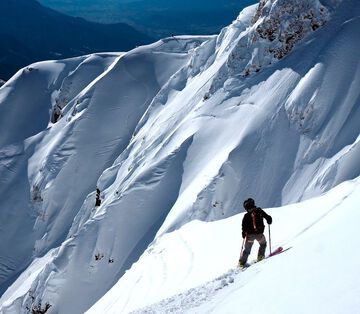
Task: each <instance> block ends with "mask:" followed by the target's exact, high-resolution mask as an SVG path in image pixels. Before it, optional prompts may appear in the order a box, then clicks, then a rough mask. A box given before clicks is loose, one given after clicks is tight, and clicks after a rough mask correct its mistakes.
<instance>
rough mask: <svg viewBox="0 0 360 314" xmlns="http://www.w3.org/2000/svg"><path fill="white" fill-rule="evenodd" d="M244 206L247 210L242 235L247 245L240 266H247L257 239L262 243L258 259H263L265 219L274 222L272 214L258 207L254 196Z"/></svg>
mask: <svg viewBox="0 0 360 314" xmlns="http://www.w3.org/2000/svg"><path fill="white" fill-rule="evenodd" d="M244 208H245V209H246V211H247V213H246V214H245V215H244V218H243V220H242V237H243V238H244V239H245V247H244V250H243V252H242V254H241V257H240V260H239V266H240V267H245V266H246V261H247V259H248V256H249V254H250V252H251V248H252V246H253V244H254V241H255V240H256V241H258V242H259V244H260V248H259V252H258V256H257V258H258V261H261V260H262V259H263V258H264V257H265V250H266V239H265V236H264V229H265V225H264V219H265V220H266V222H267V223H268V224H269V225H270V224H271V223H272V218H271V216H269V215H268V214H267V213H265V212H264V211H263V210H262V209H261V208H259V207H256V206H255V201H254V200H253V199H252V198H249V199H247V200H246V201H245V202H244Z"/></svg>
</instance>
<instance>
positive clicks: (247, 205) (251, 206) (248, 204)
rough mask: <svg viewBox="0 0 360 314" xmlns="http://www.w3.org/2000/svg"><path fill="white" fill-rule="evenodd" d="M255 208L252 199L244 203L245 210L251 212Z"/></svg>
mask: <svg viewBox="0 0 360 314" xmlns="http://www.w3.org/2000/svg"><path fill="white" fill-rule="evenodd" d="M254 207H255V201H254V200H253V199H252V198H248V199H247V200H246V201H244V208H245V209H246V210H250V209H252V208H254Z"/></svg>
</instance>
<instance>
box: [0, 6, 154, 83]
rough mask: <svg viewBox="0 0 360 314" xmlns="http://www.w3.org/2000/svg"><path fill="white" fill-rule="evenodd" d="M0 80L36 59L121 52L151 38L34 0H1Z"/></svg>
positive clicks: (124, 27) (125, 27)
mask: <svg viewBox="0 0 360 314" xmlns="http://www.w3.org/2000/svg"><path fill="white" fill-rule="evenodd" d="M0 12H1V15H0V36H1V39H2V40H1V42H0V78H1V79H8V78H10V77H11V76H12V75H13V74H14V73H15V72H16V71H17V70H18V69H19V68H21V67H23V66H25V65H28V64H30V63H33V62H35V61H39V60H45V59H47V60H48V59H59V58H67V57H73V56H78V55H83V54H88V53H92V52H99V51H124V50H129V49H132V48H134V47H135V46H137V45H141V44H145V43H148V42H150V41H151V39H150V38H149V37H148V36H147V35H144V34H142V33H141V32H139V31H137V30H135V29H134V28H132V27H131V26H129V25H126V24H123V23H118V24H114V25H103V24H98V23H93V22H88V21H85V20H83V19H81V18H74V17H69V16H66V15H64V14H61V13H58V12H56V11H53V10H52V9H48V8H45V7H43V6H41V5H40V4H39V3H38V2H36V1H34V0H17V1H12V0H2V1H0Z"/></svg>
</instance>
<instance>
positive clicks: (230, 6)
mask: <svg viewBox="0 0 360 314" xmlns="http://www.w3.org/2000/svg"><path fill="white" fill-rule="evenodd" d="M40 2H41V3H42V4H44V5H47V6H49V7H51V8H53V9H56V10H59V11H61V12H64V13H66V14H69V15H72V16H81V17H83V18H86V19H88V20H92V21H96V22H101V23H114V22H126V23H128V24H130V25H132V26H134V27H136V28H137V29H139V30H141V31H145V32H147V34H149V35H150V36H155V37H158V38H160V37H167V36H169V35H171V34H215V33H218V32H219V31H220V30H221V28H222V27H224V26H226V25H228V24H229V23H230V22H231V21H232V20H234V19H235V18H236V16H237V14H238V12H239V11H240V10H241V9H243V8H244V7H246V6H248V5H249V4H253V3H255V2H256V1H255V0H240V1H235V0H227V1H221V0H211V1H205V0H200V1H191V0H184V1H180V0H175V1H166V0H153V1H149V0H139V1H134V0H119V1H115V0H104V1H102V0H90V1H84V0H82V1H75V2H74V1H70V0H40Z"/></svg>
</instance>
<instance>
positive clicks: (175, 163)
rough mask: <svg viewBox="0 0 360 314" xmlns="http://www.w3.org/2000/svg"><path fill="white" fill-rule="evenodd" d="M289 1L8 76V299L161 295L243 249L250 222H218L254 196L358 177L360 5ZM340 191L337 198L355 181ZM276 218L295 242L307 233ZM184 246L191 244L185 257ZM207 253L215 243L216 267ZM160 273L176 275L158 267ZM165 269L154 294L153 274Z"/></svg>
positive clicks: (27, 305)
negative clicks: (201, 28) (217, 24)
mask: <svg viewBox="0 0 360 314" xmlns="http://www.w3.org/2000/svg"><path fill="white" fill-rule="evenodd" d="M288 3H289V2H287V1H275V2H274V1H260V4H259V6H256V5H255V6H252V7H249V8H247V9H245V10H244V11H243V12H242V13H241V14H240V15H239V17H238V19H237V20H235V21H234V22H233V23H232V24H231V25H230V26H229V27H227V28H225V29H223V31H222V32H221V33H220V34H219V35H218V36H180V37H176V38H174V37H172V38H167V39H163V40H160V41H159V42H156V43H154V44H152V45H149V46H144V47H139V48H136V49H134V50H132V51H130V52H127V53H123V54H96V55H91V56H84V57H79V58H75V59H69V60H64V61H57V62H54V61H49V62H44V63H38V64H34V65H31V66H29V67H28V68H25V69H23V70H22V71H20V72H19V73H18V74H17V75H16V76H14V77H13V78H12V79H11V80H10V81H8V82H7V83H6V84H5V85H4V86H3V87H1V89H0V113H2V114H0V119H1V121H0V122H1V123H0V130H1V131H0V134H1V136H0V143H1V145H0V178H1V179H0V180H1V183H2V184H1V185H0V195H1V196H2V197H1V198H0V199H1V203H0V208H1V211H0V215H1V219H0V221H1V225H0V230H2V231H3V232H2V233H3V234H4V235H5V241H2V243H0V248H1V250H0V252H2V253H1V255H0V279H1V281H0V287H1V289H2V291H3V292H4V291H5V290H6V292H5V293H4V294H3V295H2V297H1V299H0V312H1V313H27V311H29V309H30V310H31V309H34V308H36V307H37V306H38V307H41V308H42V309H44V308H46V304H49V305H51V307H50V308H49V309H48V312H49V313H83V312H84V311H86V310H88V309H89V308H90V307H91V306H92V305H93V304H94V303H95V302H96V301H98V300H99V302H98V303H96V305H95V307H94V308H93V309H91V310H90V312H91V311H92V312H94V311H95V312H106V311H113V312H114V311H115V312H116V311H119V308H122V309H123V310H124V311H127V310H129V309H130V310H132V309H135V308H136V307H140V306H145V305H148V304H150V303H153V302H157V301H160V300H161V299H162V298H165V297H169V296H170V295H172V294H175V293H181V292H183V291H185V290H186V289H189V288H192V287H194V286H195V285H198V284H203V283H204V282H206V281H209V280H211V279H213V278H214V277H216V276H219V275H221V274H222V273H224V272H225V273H226V272H227V271H228V269H229V268H231V267H232V265H233V263H234V258H235V260H236V259H237V257H235V256H236V255H237V254H238V247H239V242H241V239H239V234H240V232H239V233H238V235H237V237H233V238H234V239H233V240H223V239H222V238H221V237H220V236H218V235H219V234H221V232H220V231H222V230H229V232H233V234H234V233H235V231H234V230H236V232H238V226H239V225H240V220H241V216H234V215H235V214H238V213H239V212H241V211H242V202H243V200H244V199H245V198H246V197H249V196H252V197H254V198H255V199H256V200H257V203H258V204H259V205H260V206H262V207H264V208H268V207H274V206H280V205H287V204H290V203H295V202H299V201H304V200H307V199H310V198H311V197H314V196H318V195H321V194H322V193H324V192H326V191H330V190H331V189H332V188H334V187H336V186H337V185H338V184H340V183H342V182H344V181H349V180H354V179H355V181H354V182H357V180H356V178H358V177H359V173H360V166H359V163H358V159H359V124H358V121H359V118H360V109H359V108H360V106H359V93H360V91H359V89H358V88H357V86H359V81H360V70H359V67H360V64H359V59H358V58H357V57H356V56H357V52H358V51H359V48H360V47H359V45H360V44H359V43H360V40H359V39H360V38H359V36H360V35H359V34H360V33H359V32H358V31H357V30H359V28H360V24H359V22H360V19H359V16H360V5H359V3H357V1H354V0H353V1H352V0H344V1H342V2H341V1H331V0H327V1H321V2H320V1H317V0H293V1H291V3H292V6H291V7H289V5H288ZM56 108H60V109H61V113H62V117H61V118H60V119H59V120H58V121H57V119H56V118H55V115H54V111H55V110H56ZM14 121H16V123H14ZM29 121H31V123H29ZM349 184H350V183H349ZM355 185H356V186H357V184H355ZM345 186H346V185H345ZM96 187H99V189H100V190H101V198H102V204H101V206H100V207H95V206H94V205H95V188H96ZM334 191H335V192H333V191H331V192H330V194H328V195H332V196H328V197H327V196H324V197H323V198H320V200H326V202H329V203H332V202H333V200H334V199H336V198H337V197H339V199H340V200H341V197H342V196H341V195H345V194H346V193H347V192H346V191H347V190H346V189H345V191H343V190H342V189H340V190H336V189H335V190H334ZM331 193H334V194H331ZM343 193H344V194H343ZM312 202H315V203H316V202H318V201H316V200H314V201H312ZM304 204H307V203H306V202H305V203H301V204H299V205H289V206H286V207H283V208H280V209H278V210H279V212H281V213H282V215H284V216H285V215H290V212H291V213H292V209H294V213H295V211H296V210H297V209H296V208H297V207H296V206H299V209H298V210H299V211H301V210H304V209H303V206H305V205H304ZM316 204H317V203H316ZM352 204H355V201H353V202H352ZM292 206H294V207H292ZM306 206H307V205H306ZM339 206H340V205H339ZM341 206H342V205H341ZM341 206H340V208H341ZM326 208H327V209H330V208H331V206H330V205H329V206H328V207H324V209H323V210H324V211H325V212H326V210H327V209H326ZM336 208H337V207H336ZM274 211H275V209H274ZM285 213H286V214H285ZM322 213H324V212H323V211H322V210H320V212H318V211H316V212H315V211H314V213H313V214H314V216H313V215H309V217H308V218H306V219H308V220H304V221H299V223H298V224H295V226H296V228H292V230H293V231H294V230H297V229H298V230H302V229H304V228H306V226H308V225H309V224H311V222H313V221H314V220H315V219H316V218H315V217H319V216H321V214H322ZM274 215H275V214H274ZM291 215H293V214H291ZM294 215H295V214H294ZM232 216H234V217H232ZM280 216H281V215H280ZM280 216H279V218H277V219H278V221H279V223H280V222H281V218H280ZM297 216H299V215H297ZM227 217H232V218H230V219H229V220H221V219H224V218H227ZM284 219H285V218H284ZM304 219H305V218H304ZM198 220H201V221H204V222H203V223H200V222H195V221H198ZM218 220H219V221H218ZM289 220H290V218H287V219H286V220H284V222H285V221H286V222H289ZM209 221H218V222H216V223H215V224H214V229H212V227H211V226H212V225H213V224H212V223H205V222H209ZM187 223H189V224H187ZM181 227H182V228H181ZM274 227H275V225H274ZM179 228H181V229H180V230H179V231H178V233H177V232H174V233H171V232H172V231H175V230H178V229H179ZM219 230H220V231H219ZM231 230H232V231H231ZM275 232H279V233H278V234H275V235H276V237H277V239H278V240H277V241H278V242H279V243H284V241H285V240H284V241H281V240H280V239H285V238H286V237H292V236H294V237H295V236H296V233H292V231H291V230H290V231H289V230H288V231H287V230H283V232H281V233H280V231H275ZM194 233H195V234H202V233H207V234H208V237H210V238H211V239H212V240H210V241H209V244H211V243H212V242H214V243H218V245H217V246H218V247H220V246H223V248H222V252H223V254H224V255H225V256H229V254H233V255H232V256H231V258H230V257H229V258H225V259H220V257H221V256H220V255H219V256H218V257H217V258H216V259H214V258H209V256H213V255H216V253H215V252H209V251H208V250H209V247H208V246H204V245H203V242H202V239H201V238H198V237H196V236H195V235H194ZM305 234H307V232H306V233H304V235H305ZM179 235H181V237H180V239H177V240H176V237H179ZM216 235H217V236H216ZM184 237H186V238H187V239H189V238H191V239H193V240H194V241H196V239H198V241H199V243H198V244H192V245H193V246H195V247H196V248H194V247H193V248H192V250H193V251H194V252H195V253H194V254H189V250H187V249H186V243H184V244H179V243H183V242H181V241H182V240H181V239H183V238H184ZM308 237H309V238H312V236H311V234H310V233H309V235H308ZM174 238H175V239H174ZM167 241H168V242H167ZM294 241H295V240H294ZM8 243H12V245H11V247H9V245H8ZM159 243H161V244H159ZM220 243H221V244H220ZM352 243H354V242H352ZM158 245H160V248H159V247H158ZM175 246H176V248H175ZM294 246H295V245H294ZM161 247H163V250H162V249H161ZM182 247H184V249H181V248H182ZM177 249H179V250H183V251H184V253H183V254H184V255H187V254H188V257H186V258H187V260H188V262H184V261H175V262H174V261H173V260H174V258H175V256H174V255H175V254H178V252H177ZM168 250H170V252H172V253H171V254H169V256H166V255H165V253H166V251H168ZM171 250H172V251H171ZM293 251H294V252H295V249H294V250H289V252H288V253H289V254H286V255H285V253H284V256H291V254H295V253H292V252H293ZM151 252H155V253H156V254H152V253H151ZM164 252H165V253H164ZM296 252H297V251H296ZM298 252H302V251H301V250H299V251H298ZM179 254H180V253H179ZM299 254H300V253H299ZM149 256H156V258H157V259H160V260H165V262H161V264H160V263H159V266H157V265H158V261H157V260H156V259H155V260H151V258H150V257H149ZM203 256H204V257H205V256H207V258H208V259H210V261H209V265H208V266H207V267H206V268H204V269H203V271H200V269H201V268H202V267H204V266H203V259H202V258H203ZM324 256H326V254H325V255H324ZM281 258H283V257H281ZM284 258H285V257H284ZM289 258H290V257H289ZM166 259H170V261H166ZM137 260H139V262H138V263H136V264H134V263H135V262H136V261H137ZM224 260H226V262H225V263H224ZM274 260H275V258H274ZM276 260H280V256H279V258H278V259H276ZM143 261H147V262H149V263H152V265H156V266H153V267H152V270H154V273H153V272H152V270H151V271H149V270H148V269H146V272H145V268H144V267H145V266H144V265H143V263H144V262H143ZM198 261H199V262H198ZM271 263H274V262H273V261H272V260H271V262H270V260H269V261H266V262H264V263H263V264H264V265H265V264H266V265H268V264H271ZM145 264H146V263H145ZM131 265H133V267H131ZM160 265H161V266H160ZM163 265H166V266H163ZM258 266H259V267H260V264H259V265H256V267H258ZM130 267H131V269H130ZM162 267H169V268H170V269H173V271H169V272H166V271H165V272H164V271H163V270H162ZM254 267H255V266H254ZM158 268H159V269H158ZM353 270H354V269H353V268H349V273H347V274H352V273H353ZM126 271H127V272H126ZM175 271H176V272H175ZM159 273H160V274H162V276H163V277H162V279H161V280H162V281H163V283H161V282H160V278H158V279H153V278H156V277H157V274H159ZM164 273H165V275H163V274H164ZM169 273H171V274H173V275H169ZM251 273H252V271H250V269H249V274H251ZM141 274H142V275H141ZM148 276H149V277H148ZM249 276H250V275H249ZM151 277H153V278H151ZM25 278H26V279H25ZM249 278H250V277H249ZM289 278H291V277H289ZM157 280H158V281H159V283H158V284H157V287H158V289H157V290H156V293H155V294H154V293H153V291H155V290H152V288H151V289H150V288H146V287H149V286H146V285H147V283H146V282H150V283H152V284H154V285H156V284H155V282H157ZM249 282H250V281H249ZM251 282H255V281H253V280H251ZM254 285H255V286H256V284H254ZM112 287H114V288H112ZM142 287H145V288H144V289H147V290H146V291H145V290H143V289H142ZM234 287H235V285H234ZM111 288H112V289H111ZM109 289H111V290H109ZM79 291H81V293H79ZM107 291H109V292H108V293H107V294H106V292H107ZM104 295H105V296H104ZM114 295H117V297H114ZM139 295H142V298H141V299H142V300H143V301H142V302H139ZM103 296H104V297H103ZM119 296H120V297H119ZM190 296H191V294H190ZM102 297H103V298H102ZM181 298H182V297H181V296H180V299H179V300H181ZM214 300H215V301H214V302H215V303H216V302H218V301H219V300H218V299H216V298H215V299H214ZM216 300H217V301H216ZM229 300H230V297H229ZM175 302H176V301H175ZM231 302H233V301H231V300H230V301H229V304H230V303H231ZM170 303H171V302H170ZM170 303H169V304H170ZM190 303H191V302H190ZM166 304H167V303H166ZM169 306H170V307H171V306H172V305H171V304H170V305H169ZM205 306H206V305H204V311H208V310H207V309H206V308H205ZM214 306H215V305H214ZM105 309H106V311H105Z"/></svg>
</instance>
